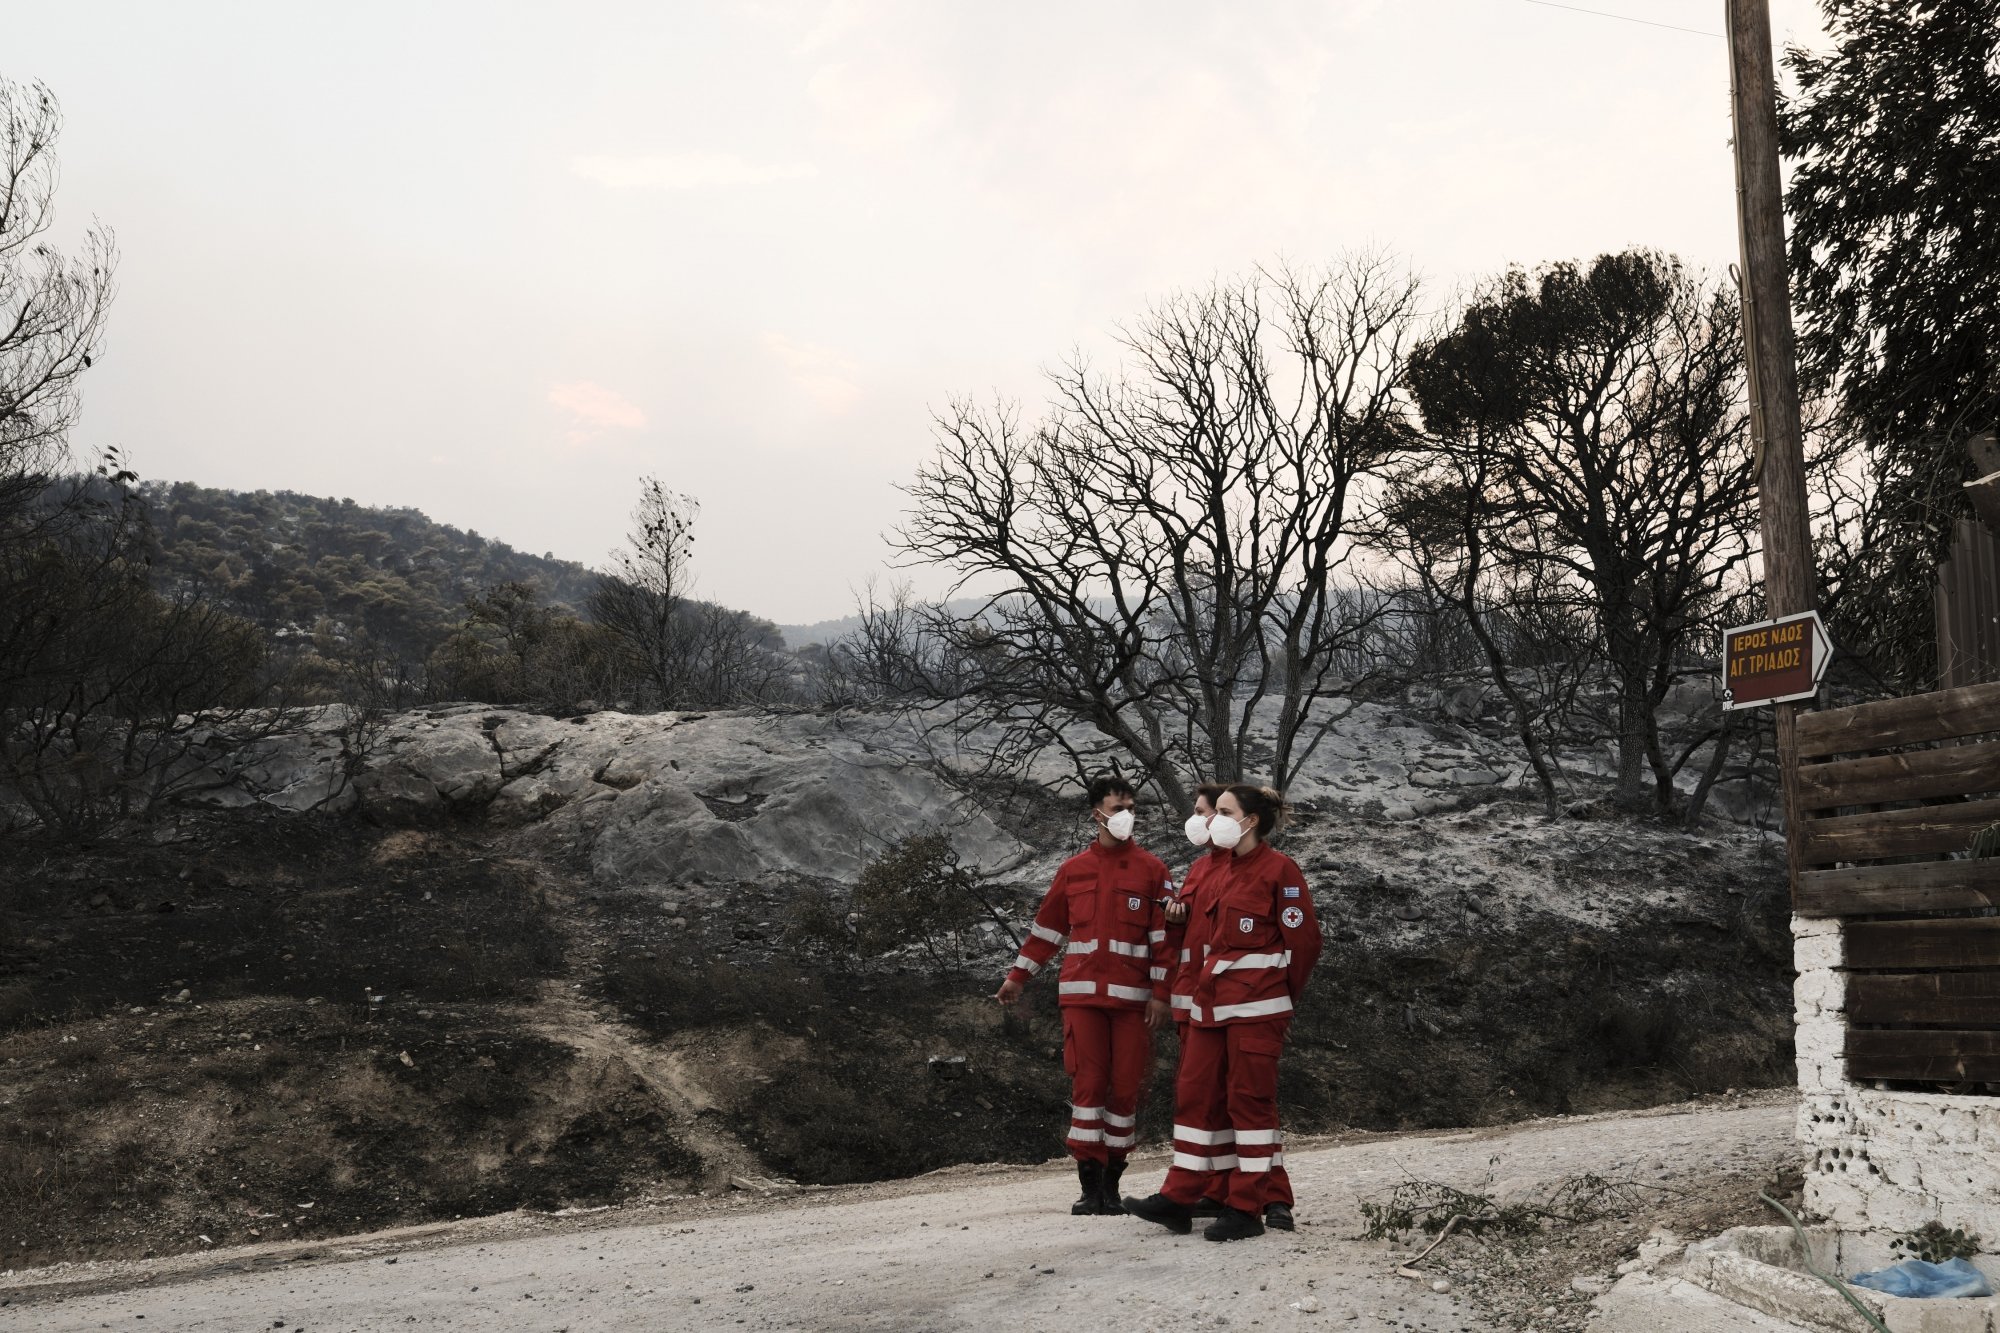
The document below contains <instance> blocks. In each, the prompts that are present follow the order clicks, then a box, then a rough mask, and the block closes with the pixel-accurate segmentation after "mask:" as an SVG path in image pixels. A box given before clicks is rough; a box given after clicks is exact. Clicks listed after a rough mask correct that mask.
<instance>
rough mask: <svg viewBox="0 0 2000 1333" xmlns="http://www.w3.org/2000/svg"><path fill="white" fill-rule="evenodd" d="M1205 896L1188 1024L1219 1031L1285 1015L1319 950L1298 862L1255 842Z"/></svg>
mask: <svg viewBox="0 0 2000 1333" xmlns="http://www.w3.org/2000/svg"><path fill="white" fill-rule="evenodd" d="M1206 896H1207V898H1208V906H1207V909H1206V911H1205V912H1204V913H1203V915H1204V917H1205V918H1206V926H1205V928H1199V927H1198V928H1195V929H1205V934H1204V937H1203V940H1202V949H1201V956H1200V958H1199V959H1198V960H1197V961H1198V962H1199V964H1200V967H1201V973H1200V975H1199V976H1198V977H1196V979H1195V984H1194V996H1193V1001H1192V1003H1191V1004H1190V1005H1189V1007H1188V1016H1189V1018H1190V1019H1191V1020H1192V1021H1193V1023H1194V1025H1195V1026H1196V1027H1223V1026H1226V1025H1227V1024H1230V1023H1249V1022H1257V1021H1261V1020H1268V1019H1272V1018H1288V1017H1290V1016H1291V1013H1292V1007H1293V1003H1294V1002H1295V1001H1296V1000H1297V999H1298V997H1299V996H1300V995H1301V994H1302V993H1304V991H1305V988H1306V978H1307V977H1309V976H1311V975H1312V969H1313V964H1314V963H1316V962H1318V961H1319V951H1320V947H1321V941H1320V937H1319V918H1318V917H1317V916H1316V915H1314V913H1313V900H1312V890H1311V889H1309V888H1307V887H1306V879H1305V876H1304V875H1302V874H1300V873H1299V867H1298V865H1297V863H1295V862H1294V861H1293V860H1292V858H1291V857H1289V856H1286V855H1285V854H1284V853H1283V852H1280V851H1277V850H1275V849H1273V848H1272V847H1270V846H1268V845H1267V844H1264V843H1259V844H1258V845H1257V847H1256V849H1255V850H1254V851H1251V852H1248V853H1245V854H1240V855H1237V856H1234V857H1232V858H1231V860H1230V863H1229V872H1228V874H1227V876H1226V877H1224V878H1223V879H1222V880H1221V882H1220V883H1219V884H1217V885H1216V886H1215V887H1214V888H1213V889H1212V890H1210V891H1209V892H1208V893H1207V895H1206ZM1195 929H1190V931H1189V932H1188V933H1189V934H1190V935H1192V934H1194V933H1195Z"/></svg>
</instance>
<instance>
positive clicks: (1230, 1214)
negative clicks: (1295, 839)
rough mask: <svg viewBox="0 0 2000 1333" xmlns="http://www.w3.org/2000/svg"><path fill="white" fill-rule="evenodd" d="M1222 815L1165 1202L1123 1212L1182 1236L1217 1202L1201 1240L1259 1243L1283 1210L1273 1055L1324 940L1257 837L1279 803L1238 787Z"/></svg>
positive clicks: (1305, 896) (1271, 826) (1128, 1203)
mask: <svg viewBox="0 0 2000 1333" xmlns="http://www.w3.org/2000/svg"><path fill="white" fill-rule="evenodd" d="M1216 806H1217V809H1216V816H1215V818H1214V819H1213V820H1211V821H1210V823H1209V837H1210V839H1211V841H1213V842H1214V843H1215V844H1216V845H1218V846H1222V847H1227V848H1231V849H1233V852H1234V854H1233V856H1232V857H1231V859H1230V865H1229V872H1228V875H1227V877H1226V878H1224V879H1223V881H1222V882H1221V884H1220V885H1219V886H1217V887H1216V888H1215V889H1214V890H1213V891H1212V892H1211V893H1209V894H1208V895H1207V898H1208V904H1207V907H1206V909H1205V910H1204V911H1203V912H1202V916H1201V918H1200V921H1199V922H1198V923H1197V924H1194V925H1192V926H1191V927H1190V930H1189V934H1190V936H1193V935H1195V934H1196V933H1197V932H1200V933H1201V940H1200V952H1199V955H1198V956H1196V957H1194V958H1192V959H1191V962H1193V963H1195V964H1198V965H1199V967H1200V971H1199V973H1198V974H1197V976H1196V979H1195V985H1194V991H1193V994H1192V995H1191V997H1190V1001H1189V1005H1188V1010H1187V1013H1188V1034H1187V1046H1186V1048H1185V1049H1184V1050H1183V1051H1182V1053H1181V1066H1180V1074H1179V1077H1178V1078H1177V1080H1176V1082H1175V1089H1174V1160H1173V1166H1172V1168H1171V1169H1170V1170H1168V1172H1167V1179H1166V1181H1165V1183H1164V1184H1162V1185H1161V1186H1160V1191H1159V1193H1157V1194H1153V1195H1150V1196H1148V1197H1146V1198H1144V1199H1127V1200H1125V1211H1127V1212H1129V1213H1131V1214H1133V1215H1134V1216H1135V1217H1143V1218H1145V1219H1146V1220H1147V1221H1149V1222H1158V1223H1159V1224H1160V1225H1161V1226H1164V1227H1166V1228H1168V1229H1169V1230H1172V1231H1176V1232H1179V1233H1181V1234H1182V1235H1186V1234H1187V1232H1188V1231H1189V1230H1191V1229H1192V1227H1193V1220H1192V1219H1193V1217H1194V1207H1195V1205H1196V1204H1198V1203H1199V1202H1200V1201H1201V1200H1202V1199H1203V1198H1204V1197H1209V1196H1212V1195H1217V1194H1219V1195H1220V1196H1221V1197H1222V1199H1223V1201H1224V1207H1223V1210H1222V1215H1221V1216H1220V1217H1218V1218H1217V1219H1216V1220H1215V1221H1214V1222H1212V1223H1210V1224H1209V1226H1208V1228H1207V1230H1206V1231H1204V1232H1203V1233H1202V1234H1203V1235H1204V1236H1206V1237H1207V1238H1208V1239H1210V1240H1239V1239H1241V1238H1243V1237H1246V1236H1258V1235H1262V1234H1263V1232H1264V1221H1263V1213H1264V1210H1265V1208H1266V1207H1267V1206H1269V1205H1270V1204H1271V1203H1273V1202H1274V1201H1276V1200H1275V1199H1274V1195H1273V1191H1272V1185H1271V1173H1272V1168H1273V1167H1274V1166H1276V1165H1278V1164H1279V1163H1280V1162H1281V1161H1282V1154H1283V1147H1282V1138H1281V1136H1280V1133H1279V1130H1278V1055H1279V1053H1280V1052H1281V1051H1282V1050H1283V1049H1284V1040H1285V1030H1286V1029H1287V1028H1288V1027H1289V1026H1290V1024H1291V1016H1292V1012H1293V1009H1294V1006H1295V1002H1296V1000H1297V997H1298V996H1299V995H1300V994H1302V993H1303V992H1304V990H1305V986H1306V979H1307V978H1308V977H1309V976H1310V975H1311V974H1312V968H1313V964H1314V963H1316V962H1318V961H1319V954H1320V948H1321V941H1320V935H1319V921H1318V919H1317V918H1316V917H1315V915H1314V913H1313V902H1312V893H1311V891H1310V890H1309V889H1308V888H1307V887H1306V882H1305V876H1304V875H1302V874H1300V873H1299V868H1298V866H1297V865H1296V864H1295V863H1294V862H1293V861H1292V859H1291V858H1290V857H1288V856H1286V855H1284V854H1283V853H1281V852H1278V851H1276V850H1274V849H1273V848H1271V847H1270V846H1269V845H1267V844H1266V843H1265V842H1264V840H1263V837H1262V836H1261V835H1263V834H1264V833H1266V832H1267V831H1270V830H1275V828H1276V826H1277V824H1278V820H1279V817H1280V815H1281V814H1282V812H1283V810H1284V802H1283V800H1282V798H1280V797H1278V795H1277V794H1276V793H1274V792H1270V791H1266V790H1264V789H1262V788H1258V787H1231V788H1229V790H1228V791H1227V792H1225V793H1224V794H1223V795H1222V797H1221V799H1220V800H1218V801H1217V803H1216ZM1193 952H1194V951H1193V950H1192V949H1190V953H1191V954H1192V953H1193Z"/></svg>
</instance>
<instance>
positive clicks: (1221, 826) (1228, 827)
mask: <svg viewBox="0 0 2000 1333" xmlns="http://www.w3.org/2000/svg"><path fill="white" fill-rule="evenodd" d="M1208 840H1209V841H1210V842H1212V843H1214V844H1215V845H1216V846H1217V847H1221V848H1224V849H1227V848H1230V847H1234V846H1235V845H1236V844H1237V843H1239V842H1241V841H1243V826H1242V825H1241V824H1239V823H1237V822H1236V821H1235V820H1233V819H1231V818H1230V817H1229V816H1228V815H1217V816H1216V817H1215V818H1213V819H1211V820H1209V821H1208Z"/></svg>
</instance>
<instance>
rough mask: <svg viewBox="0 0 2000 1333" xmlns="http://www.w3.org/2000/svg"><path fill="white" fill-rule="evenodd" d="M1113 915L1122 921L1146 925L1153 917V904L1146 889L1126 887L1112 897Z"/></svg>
mask: <svg viewBox="0 0 2000 1333" xmlns="http://www.w3.org/2000/svg"><path fill="white" fill-rule="evenodd" d="M1111 898H1112V902H1113V915H1115V916H1116V917H1117V918H1118V919H1119V920H1120V921H1129V922H1139V923H1142V924H1143V923H1144V922H1145V920H1146V918H1147V917H1149V916H1151V915H1152V912H1153V904H1152V900H1151V899H1150V898H1149V897H1148V895H1147V894H1146V892H1145V890H1144V889H1139V888H1133V887H1126V888H1122V889H1118V890H1116V891H1115V892H1114V893H1113V894H1112V895H1111Z"/></svg>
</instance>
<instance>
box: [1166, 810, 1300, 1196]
mask: <svg viewBox="0 0 2000 1333" xmlns="http://www.w3.org/2000/svg"><path fill="white" fill-rule="evenodd" d="M1228 790H1229V788H1228V786H1227V785H1225V784H1223V783H1220V782H1205V783H1203V784H1202V785H1201V786H1199V787H1196V788H1195V789H1194V813H1193V814H1192V815H1190V816H1188V821H1187V823H1186V825H1185V826H1184V827H1185V830H1186V833H1187V839H1188V841H1189V842H1191V843H1193V844H1194V845H1195V846H1196V847H1202V848H1205V849H1206V853H1207V854H1206V855H1202V856H1197V857H1196V858H1195V861H1194V864H1193V865H1191V866H1189V867H1188V871H1187V874H1186V875H1184V876H1183V877H1182V878H1181V887H1180V892H1179V893H1177V894H1175V895H1174V897H1173V898H1172V899H1171V900H1170V901H1169V902H1168V903H1167V905H1166V918H1167V950H1168V957H1170V958H1172V959H1173V960H1174V961H1173V962H1172V963H1171V964H1170V965H1169V966H1170V968H1171V972H1170V976H1171V979H1172V982H1173V984H1172V986H1171V988H1170V994H1169V996H1168V1003H1169V1004H1170V1005H1171V1006H1172V1008H1173V1014H1174V1029H1175V1031H1176V1032H1177V1033H1178V1034H1179V1036H1180V1048H1181V1050H1182V1051H1183V1052H1185V1051H1186V1050H1187V1048H1188V1026H1189V1012H1190V1010H1192V1009H1193V1007H1194V988H1195V982H1196V981H1197V980H1199V978H1200V976H1201V965H1200V962H1199V961H1198V958H1199V955H1200V954H1201V953H1202V952H1203V950H1204V947H1205V946H1206V943H1207V937H1208V923H1209V921H1210V919H1211V918H1210V915H1209V911H1208V909H1209V905H1210V901H1211V899H1212V897H1213V894H1214V891H1215V890H1216V889H1217V888H1219V887H1220V886H1221V884H1222V881H1223V880H1224V879H1226V878H1227V877H1228V874H1229V866H1230V859H1231V856H1232V853H1231V852H1230V850H1229V849H1228V848H1226V847H1218V846H1216V845H1215V843H1214V842H1213V841H1212V840H1211V839H1210V837H1209V824H1210V823H1211V821H1213V820H1214V818H1215V805H1216V802H1217V801H1219V800H1221V799H1222V796H1223V793H1224V792H1226V791H1228ZM1223 1207H1224V1204H1223V1201H1222V1199H1221V1197H1220V1196H1219V1195H1215V1194H1210V1195H1206V1196H1204V1197H1203V1198H1202V1200H1201V1201H1200V1202H1199V1203H1197V1204H1195V1206H1194V1216H1196V1217H1220V1216H1221V1215H1222V1209H1223ZM1264 1225H1265V1226H1267V1227H1276V1228H1278V1229H1279V1230H1280V1231H1291V1230H1293V1220H1292V1178H1291V1176H1290V1175H1289V1174H1288V1173H1287V1172H1286V1171H1285V1162H1284V1150H1283V1149H1282V1148H1281V1149H1279V1150H1278V1151H1277V1152H1276V1153H1273V1154H1272V1157H1271V1183H1270V1201H1269V1202H1267V1203H1266V1204H1265V1205H1264Z"/></svg>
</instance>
